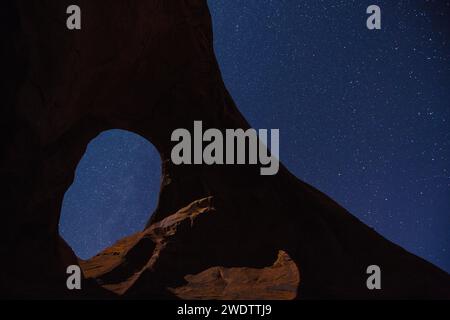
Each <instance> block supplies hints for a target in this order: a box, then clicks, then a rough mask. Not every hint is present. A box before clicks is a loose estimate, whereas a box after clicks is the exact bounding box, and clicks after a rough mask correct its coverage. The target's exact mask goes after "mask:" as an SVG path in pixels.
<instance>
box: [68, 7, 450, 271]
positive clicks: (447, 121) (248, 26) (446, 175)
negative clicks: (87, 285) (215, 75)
mask: <svg viewBox="0 0 450 320" xmlns="http://www.w3.org/2000/svg"><path fill="white" fill-rule="evenodd" d="M371 4H377V5H379V6H380V7H381V11H382V30H375V31H370V30H368V29H367V28H366V19H367V17H368V15H367V14H366V8H367V7H368V6H369V5H371ZM209 5H210V8H211V11H212V15H213V21H214V37H215V50H216V54H217V58H218V60H219V64H220V66H221V70H222V73H223V77H224V80H225V84H226V85H227V88H228V89H229V90H230V92H231V95H232V96H233V98H234V99H235V101H236V103H237V105H238V107H239V109H240V110H241V112H242V113H243V114H244V115H245V116H246V118H247V119H248V120H249V122H250V123H251V124H252V125H253V126H254V127H255V128H279V129H280V135H281V137H280V158H281V161H282V162H283V163H284V164H285V165H286V166H287V167H288V168H289V169H290V170H291V171H292V172H293V173H294V174H295V175H296V176H297V177H299V178H300V179H302V180H304V181H306V182H308V183H310V184H312V185H313V186H315V187H317V188H318V189H320V190H321V191H323V192H325V193H326V194H328V195H329V196H331V197H332V198H333V199H335V200H336V201H338V202H339V203H340V204H341V205H342V206H344V207H345V208H347V209H348V210H349V211H350V212H351V213H353V214H354V215H355V216H357V217H358V218H359V219H361V220H362V221H364V222H365V223H366V224H368V225H369V226H371V227H373V228H375V229H376V230H377V231H378V232H379V233H381V234H382V235H384V236H385V237H386V238H388V239H390V240H392V241H394V242H395V243H397V244H399V245H401V246H402V247H404V248H406V249H407V250H409V251H411V252H413V253H415V254H417V255H419V256H421V257H423V258H425V259H426V260H428V261H431V262H432V263H434V264H436V265H438V266H440V267H441V268H443V269H445V270H447V271H450V254H449V251H450V232H449V230H450V145H449V144H450V130H449V127H450V88H449V87H450V28H449V26H450V25H449V23H448V21H450V18H449V12H450V1H431V0H430V1H426V0H410V1H378V0H376V1H373V0H371V1H364V0H358V1H351V0H345V1H338V0H333V1H332V0H327V1H325V0H323V1H320V0H306V1H293V0H273V1H272V0H214V1H213V0H210V1H209ZM160 171H161V170H160V160H159V155H158V154H157V152H156V150H155V149H154V147H153V146H152V145H151V144H150V143H149V142H147V141H146V140H144V139H143V138H141V137H139V136H137V135H135V134H133V133H129V132H124V131H120V130H112V131H108V132H105V133H103V134H102V135H100V136H99V137H98V138H96V139H94V140H93V141H92V142H91V144H90V145H89V147H88V150H87V152H86V155H85V157H84V158H83V160H82V161H81V162H80V164H79V166H78V169H77V172H76V179H75V182H74V184H73V185H72V187H71V188H70V189H69V191H68V192H67V193H66V196H65V200H64V204H63V212H62V217H61V224H60V227H61V228H60V229H61V233H62V235H63V236H64V238H65V239H66V240H67V241H68V243H69V244H70V245H71V246H72V247H73V249H74V250H75V252H76V253H77V254H78V255H79V256H80V257H82V258H87V257H90V256H92V255H95V254H96V253H97V252H99V251H100V250H101V249H103V248H105V247H106V246H108V245H110V244H112V243H113V242H114V241H116V240H118V239H119V238H121V237H123V236H125V235H127V234H130V233H133V232H135V231H138V230H140V229H142V228H143V226H144V224H145V222H146V221H147V219H148V218H149V215H150V214H151V212H152V210H153V209H154V207H155V206H156V199H157V193H158V190H159V183H160Z"/></svg>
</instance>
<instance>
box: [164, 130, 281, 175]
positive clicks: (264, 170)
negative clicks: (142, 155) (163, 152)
mask: <svg viewBox="0 0 450 320" xmlns="http://www.w3.org/2000/svg"><path fill="white" fill-rule="evenodd" d="M268 131H269V130H267V129H259V130H258V132H257V131H256V130H255V129H247V130H245V131H244V130H243V129H226V130H225V134H224V133H223V132H222V131H221V130H219V129H214V128H213V129H207V130H206V131H205V132H203V124H202V121H194V128H193V136H192V135H191V132H190V131H189V130H187V129H184V128H180V129H176V130H174V131H173V132H172V137H171V140H172V142H178V143H177V144H176V145H175V146H174V147H173V149H172V153H171V159H172V162H173V163H174V164H175V165H181V164H188V165H189V164H207V165H214V164H215V165H223V164H226V165H233V164H254V165H256V164H260V165H261V166H262V167H261V169H260V173H261V175H264V176H266V175H275V174H277V173H278V169H279V151H280V146H279V139H280V132H279V129H271V130H270V152H269V150H268V144H267V142H268V141H267V140H268V133H269V132H268ZM204 142H206V143H207V145H206V146H205V147H204V148H203V143H204Z"/></svg>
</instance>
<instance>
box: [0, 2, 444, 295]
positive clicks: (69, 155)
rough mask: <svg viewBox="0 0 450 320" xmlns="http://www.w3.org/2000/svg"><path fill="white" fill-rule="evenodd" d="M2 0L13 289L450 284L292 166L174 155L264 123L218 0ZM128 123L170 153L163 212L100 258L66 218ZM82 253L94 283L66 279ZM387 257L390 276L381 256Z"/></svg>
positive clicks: (7, 272) (232, 290)
mask: <svg viewBox="0 0 450 320" xmlns="http://www.w3.org/2000/svg"><path fill="white" fill-rule="evenodd" d="M70 4H71V3H70V1H65V0H58V1H56V0H19V1H11V0H6V1H2V2H1V4H0V12H1V15H2V16H1V18H2V19H1V23H2V25H1V31H0V32H2V39H3V43H4V45H5V46H4V50H2V59H1V60H0V63H1V70H2V80H1V81H2V85H1V96H2V100H3V101H2V107H1V117H0V121H1V123H0V124H1V127H0V128H1V129H0V130H1V137H2V148H1V152H2V153H1V158H0V161H1V163H0V170H1V177H2V179H1V184H2V190H3V191H2V193H3V194H2V195H3V197H2V198H3V201H2V204H1V206H2V208H1V219H2V232H1V233H0V255H1V257H2V264H1V267H0V295H1V296H4V297H9V298H11V297H25V298H33V297H44V298H54V297H58V298H80V297H81V298H133V297H136V298H142V297H146V298H155V299H164V298H182V299H189V298H192V299H207V298H214V299H221V298H233V299H241V298H255V299H264V298H270V299H293V298H300V299H310V298H332V299H334V298H338V299H339V298H450V276H449V275H448V274H446V273H445V272H443V271H441V270H440V269H438V268H436V267H434V266H433V265H431V264H429V263H427V262H425V261H423V260H422V259H420V258H418V257H416V256H414V255H412V254H410V253H408V252H406V251H405V250H403V249H402V248H400V247H398V246H396V245H394V244H392V243H391V242H389V241H387V240H385V239H384V238H382V237H381V236H380V235H378V234H377V233H376V232H374V231H373V230H372V229H370V228H368V227H367V226H365V225H364V224H362V223H361V222H360V221H359V220H357V219H356V218H355V217H353V216H352V215H350V214H349V213H348V212H346V211H345V210H344V209H343V208H342V207H340V206H339V205H338V204H336V203H335V202H333V201H332V200H331V199H329V198H328V197H326V196H325V195H323V194H322V193H320V192H319V191H317V190H315V189H314V188H312V187H310V186H309V185H307V184H305V183H303V182H301V181H299V180H298V179H297V178H295V177H294V176H292V175H291V174H290V173H289V172H288V171H287V170H286V169H285V168H284V167H281V168H280V172H279V173H278V174H277V175H276V176H260V175H259V167H255V166H202V165H196V166H177V167H175V166H173V165H172V164H171V162H170V158H169V157H170V151H171V148H172V146H173V145H172V143H171V142H170V135H171V133H172V131H173V130H174V129H176V128H191V127H192V124H193V121H194V120H202V121H203V125H204V127H205V128H207V127H215V128H220V129H225V128H243V129H246V128H248V127H249V125H248V123H247V122H246V121H245V119H244V118H243V117H242V115H241V114H240V113H239V111H238V110H237V108H236V106H235V104H234V103H233V100H232V99H231V97H230V95H229V94H228V92H227V90H226V89H225V86H224V84H223V81H222V78H221V75H220V71H219V68H218V65H217V62H216V59H215V56H214V52H213V41H212V31H211V21H210V15H209V11H208V8H207V5H206V1H205V0H145V1H144V0H142V1H130V0H128V1H126V0H121V1H114V2H111V1H100V0H99V1H91V0H84V1H79V5H80V7H81V8H82V19H83V20H82V30H81V31H69V30H67V29H66V27H65V19H66V14H65V12H66V8H67V6H68V5H70ZM114 128H119V129H125V130H129V131H133V132H135V133H138V134H140V135H142V136H143V137H145V138H147V139H148V140H149V141H151V142H152V143H153V144H154V145H155V147H156V148H157V149H158V151H159V152H160V154H161V159H162V162H163V180H162V185H161V192H160V198H159V204H158V208H157V209H156V211H155V213H154V214H153V215H152V218H151V220H150V221H149V223H148V225H147V228H146V229H145V230H143V231H142V232H140V233H138V234H135V235H132V236H130V237H127V238H125V239H123V240H121V241H119V242H118V243H116V244H115V245H114V246H112V247H111V248H108V249H106V250H105V251H103V252H102V253H100V254H99V255H97V256H95V257H94V258H92V259H90V260H88V261H79V262H78V259H77V257H76V256H75V254H74V253H73V251H72V250H71V249H70V247H69V246H68V245H67V244H66V243H65V242H64V240H63V239H62V238H61V237H60V236H59V234H58V222H59V215H60V209H61V203H62V199H63V196H64V193H65V191H66V190H67V189H68V187H69V186H70V184H71V183H72V181H73V177H74V171H75V168H76V166H77V163H78V161H79V160H80V159H81V157H82V156H83V153H84V151H85V148H86V146H87V144H88V143H89V141H90V140H92V139H93V138H94V137H95V136H96V135H98V134H99V133H100V132H102V131H104V130H108V129H114ZM77 263H80V265H81V266H82V268H83V270H84V273H85V276H86V279H85V280H84V281H83V290H81V291H76V292H72V291H68V290H67V289H66V284H65V283H66V273H65V270H66V267H67V265H70V264H77ZM371 264H377V265H379V266H380V267H381V269H382V286H383V289H382V290H378V291H377V290H375V291H369V290H367V288H366V278H367V275H366V268H367V266H369V265H371Z"/></svg>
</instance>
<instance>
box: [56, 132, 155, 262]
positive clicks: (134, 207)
mask: <svg viewBox="0 0 450 320" xmlns="http://www.w3.org/2000/svg"><path fill="white" fill-rule="evenodd" d="M160 181H161V159H160V155H159V153H158V151H157V150H156V148H155V147H154V146H153V145H152V144H151V143H150V142H149V141H148V140H146V139H145V138H143V137H142V136H140V135H138V134H135V133H132V132H130V131H126V130H119V129H114V130H107V131H104V132H102V133H101V134H100V135H98V136H97V137H96V138H94V139H93V140H91V142H90V143H89V145H88V147H87V149H86V152H85V154H84V155H83V158H82V159H81V160H80V162H79V163H78V166H77V169H76V171H75V177H74V181H73V183H72V185H71V186H70V188H69V189H68V190H67V191H66V193H65V196H64V200H63V204H62V209H61V217H60V222H59V232H60V234H61V236H62V237H63V238H64V239H65V240H66V242H67V243H68V244H69V245H70V246H71V247H72V249H73V251H74V252H75V253H76V254H77V256H78V257H79V258H81V259H88V258H90V257H92V256H94V255H96V254H97V253H99V252H101V251H102V250H103V249H105V248H107V247H109V246H110V245H112V244H114V243H115V242H116V241H117V240H119V239H121V238H123V237H125V236H128V235H131V234H133V233H135V232H138V231H141V230H142V229H144V227H145V225H146V223H147V222H148V220H149V218H150V217H151V215H152V213H153V211H154V210H155V208H156V207H157V202H158V195H159V190H160Z"/></svg>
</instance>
